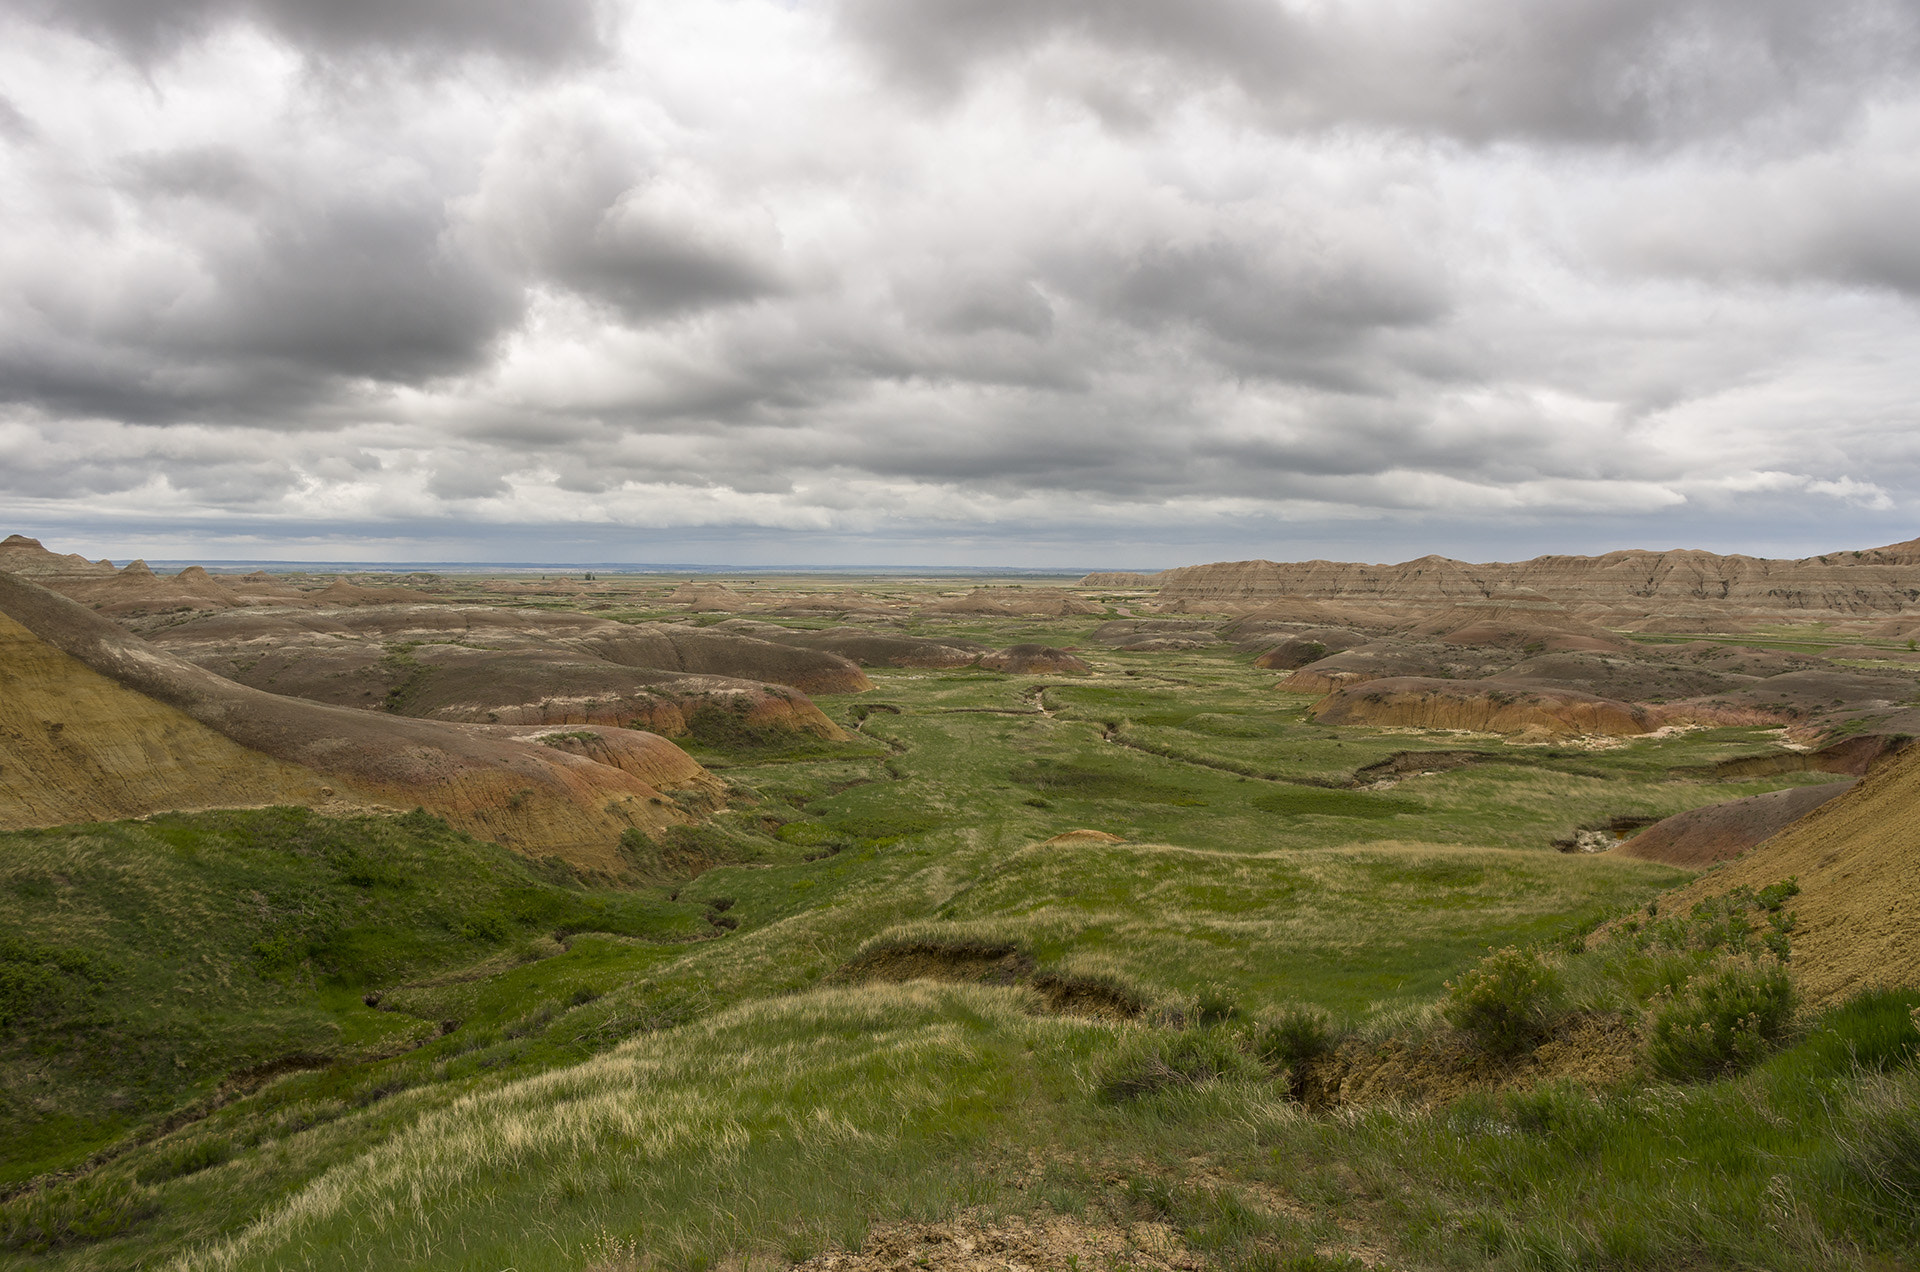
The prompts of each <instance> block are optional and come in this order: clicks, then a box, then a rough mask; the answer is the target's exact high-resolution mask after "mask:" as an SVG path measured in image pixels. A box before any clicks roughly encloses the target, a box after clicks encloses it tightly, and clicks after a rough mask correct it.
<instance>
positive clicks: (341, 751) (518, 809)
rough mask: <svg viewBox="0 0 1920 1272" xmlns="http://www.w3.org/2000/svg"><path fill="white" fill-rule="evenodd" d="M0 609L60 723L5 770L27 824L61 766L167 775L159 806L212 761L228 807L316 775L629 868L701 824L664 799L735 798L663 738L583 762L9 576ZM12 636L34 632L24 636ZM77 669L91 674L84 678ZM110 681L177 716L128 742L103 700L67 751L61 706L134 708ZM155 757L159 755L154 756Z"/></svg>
mask: <svg viewBox="0 0 1920 1272" xmlns="http://www.w3.org/2000/svg"><path fill="white" fill-rule="evenodd" d="M0 614H4V615H6V616H7V618H8V619H9V620H11V626H10V627H9V628H8V631H9V632H11V633H12V635H13V639H14V641H15V642H16V645H18V646H21V647H23V648H25V649H27V650H29V651H30V654H31V657H30V658H28V660H27V661H28V662H29V663H30V664H31V665H33V666H35V667H38V668H41V669H42V670H41V672H40V673H39V674H40V675H41V677H42V680H43V681H44V683H42V684H40V685H38V686H37V687H35V686H29V687H31V688H33V694H32V696H31V697H30V698H29V707H28V708H27V710H28V711H29V713H30V714H31V713H32V712H33V711H34V710H36V709H39V710H42V711H45V712H47V713H48V714H49V716H50V718H49V719H47V720H46V721H45V722H44V723H43V724H41V725H40V726H39V727H40V728H42V729H43V730H44V731H45V732H46V733H47V734H48V735H49V737H50V739H54V740H52V741H50V742H49V744H48V747H43V748H40V750H39V751H37V752H35V754H37V755H38V756H39V759H40V762H41V765H42V766H43V767H41V768H37V769H35V770H34V771H31V772H24V773H23V774H22V775H21V776H18V777H14V776H11V775H9V776H8V777H7V781H8V782H9V783H10V784H11V787H12V788H14V789H13V793H12V795H11V797H10V798H11V803H9V804H7V805H6V807H7V808H8V812H7V814H6V815H7V816H8V817H10V818H12V819H13V820H14V821H16V822H17V821H19V820H20V819H21V818H23V817H24V818H33V817H37V816H41V815H48V813H47V810H46V809H44V808H42V809H36V808H35V807H34V806H32V804H31V801H30V799H29V797H27V796H26V795H24V794H22V792H21V790H20V789H19V788H30V787H37V786H43V785H51V786H53V787H55V788H56V789H58V788H59V787H60V784H61V782H62V781H63V779H62V778H60V777H59V775H58V773H59V769H60V766H61V765H62V764H73V765H74V766H75V768H76V770H77V771H81V772H87V773H95V774H110V775H121V774H125V775H131V776H136V777H137V776H138V775H139V774H143V773H147V772H149V771H153V772H157V773H159V774H161V775H162V776H160V777H155V778H152V779H150V785H149V786H148V787H147V788H146V790H147V793H146V794H143V795H141V796H140V797H139V800H138V801H137V802H146V803H151V804H152V805H153V807H154V808H156V809H157V808H161V807H169V808H177V807H182V806H193V805H195V804H202V803H205V802H209V801H206V800H204V799H202V798H199V797H198V796H199V794H200V792H201V791H202V790H203V789H204V784H203V786H199V787H196V786H195V785H193V782H192V781H186V782H184V783H175V782H173V781H171V780H169V779H168V778H167V777H166V776H165V775H167V774H185V775H186V776H187V777H188V778H193V777H194V776H195V775H196V774H198V773H199V770H200V765H201V757H203V756H213V757H214V760H215V763H216V765H219V766H224V767H225V769H226V770H228V771H231V772H233V773H235V774H237V775H238V776H237V777H236V779H235V780H234V781H232V782H231V783H230V784H229V785H228V787H227V789H226V790H225V791H224V793H223V795H222V796H221V797H220V798H218V799H216V800H214V801H210V802H215V803H218V804H220V805H223V806H229V807H230V806H232V805H233V804H234V803H236V802H245V800H246V797H247V796H249V795H253V794H264V795H265V796H266V797H267V798H268V799H279V798H284V797H285V796H286V795H287V794H289V793H299V794H308V795H311V794H313V793H315V792H316V789H317V788H316V787H315V783H314V780H313V778H311V777H310V776H307V775H308V774H318V775H320V776H321V777H322V778H324V779H326V783H327V785H328V786H330V787H332V788H334V789H335V790H337V791H339V792H340V793H341V794H343V795H345V796H346V797H348V798H352V799H359V800H363V801H371V802H374V803H380V804H386V805H389V806H397V807H401V808H411V807H414V806H416V805H417V806H421V807H424V808H426V809H427V810H428V811H430V812H434V813H437V814H439V815H441V816H443V817H445V818H446V819H447V820H448V821H450V822H451V823H453V824H454V825H456V826H458V827H460V828H461V829H463V830H467V831H469V832H471V833H473V834H476V835H479V836H482V837H485V838H489V839H494V840H497V841H499V842H501V843H503V844H506V845H508V846H509V847H512V848H515V849H518V850H520V851H522V852H525V853H528V854H531V855H533V856H546V855H555V856H559V857H562V858H564V859H565V860H567V861H570V862H573V863H574V864H576V865H580V866H584V867H588V868H593V869H599V870H606V871H609V872H617V871H618V869H619V867H620V862H619V858H618V855H617V853H616V845H617V843H618V840H619V837H620V835H621V834H622V832H624V831H625V830H627V829H629V828H639V829H643V830H658V829H661V828H663V827H665V826H669V825H673V824H677V823H684V822H686V821H689V820H691V815H690V814H688V813H686V812H683V811H682V810H681V808H680V807H679V805H678V804H676V803H675V802H674V801H673V800H672V799H669V798H667V795H666V793H667V792H668V791H685V792H692V793H698V794H700V795H701V796H702V797H703V798H705V799H708V800H717V798H718V797H719V795H720V794H721V793H722V791H723V789H724V788H723V787H722V785H721V783H720V782H719V781H718V779H716V778H714V777H713V776H712V775H711V774H709V773H707V771H706V770H705V769H703V768H701V767H700V765H698V764H697V763H695V762H694V761H693V760H692V759H691V758H689V757H688V756H687V755H686V753H685V752H683V751H681V750H680V749H679V748H678V747H676V746H674V745H673V744H672V743H671V742H668V741H666V740H665V739H664V738H661V737H658V736H656V735H654V734H651V733H644V732H636V731H632V730H627V729H612V728H603V729H595V730H593V732H594V733H595V735H596V738H597V741H596V742H595V744H594V745H593V747H592V748H590V753H589V754H580V753H575V752H573V751H569V750H566V749H563V748H557V747H552V746H547V745H544V744H543V743H542V741H541V735H540V734H539V733H538V732H532V731H529V730H526V729H523V728H516V727H512V726H506V725H461V724H451V723H445V722H442V721H437V720H420V719H412V718H408V717H405V716H396V715H391V714H387V713H376V712H369V711H358V710H353V709H350V708H346V707H339V706H331V705H327V704H323V703H319V702H313V701H308V700H305V699H301V698H289V697H283V696H280V695H278V694H272V693H267V692H264V691H262V690H258V689H252V688H248V687H246V686H243V685H239V684H236V683H234V682H233V681H230V680H227V679H224V678H222V677H220V676H217V675H215V674H213V673H212V672H209V671H207V670H205V669H203V668H201V667H198V666H195V665H194V664H192V663H190V662H187V661H185V660H184V659H181V658H178V657H176V656H174V655H172V654H169V653H167V652H165V651H163V650H161V649H158V648H156V647H154V646H153V645H150V644H148V643H147V642H146V641H143V640H141V639H139V638H138V637H136V636H133V635H130V634H129V633H127V632H126V631H125V630H123V629H121V628H120V627H118V626H116V625H115V624H114V623H112V622H110V621H109V620H107V619H105V618H103V617H101V616H100V615H98V614H95V613H94V612H93V611H91V610H89V609H86V608H85V607H83V606H81V605H79V604H78V603H76V602H74V601H70V600H68V599H67V598H65V597H63V596H59V595H57V594H56V593H53V592H50V591H48V590H46V589H44V588H41V587H39V586H37V585H36V584H34V583H31V582H29V581H27V580H24V579H21V578H18V577H16V576H13V575H7V574H0ZM16 628H17V629H24V631H25V632H26V633H27V634H28V635H27V637H22V636H21V635H20V634H19V632H18V631H17V630H15V629H16ZM39 646H45V647H48V648H47V651H46V652H42V651H41V650H40V648H39ZM56 653H57V654H58V655H64V657H59V656H55V654H56ZM12 665H14V664H13V663H12V662H10V663H9V666H12ZM76 665H77V666H80V667H83V668H84V669H85V670H86V671H87V672H90V673H92V675H82V674H80V673H79V672H77V671H75V670H74V668H75V667H76ZM102 680H104V681H108V682H111V683H112V684H113V685H116V686H118V687H119V689H120V690H123V691H130V692H131V694H132V695H134V696H135V697H138V698H144V699H148V700H152V701H153V702H154V703H156V704H159V705H160V706H163V707H166V708H171V709H172V711H171V713H169V712H165V711H159V710H148V709H145V708H142V709H141V710H142V711H144V713H145V714H144V716H143V717H142V718H144V719H146V720H149V721H152V723H150V724H147V725H144V726H142V727H143V728H144V729H145V730H146V732H145V733H144V734H142V733H139V732H137V731H123V732H121V733H119V734H116V732H115V730H114V728H113V726H112V724H111V723H110V721H99V722H98V723H96V722H95V721H96V719H97V716H98V715H99V714H104V713H106V712H107V711H109V710H111V709H112V708H111V707H102V708H100V709H99V712H98V713H96V715H95V716H90V717H89V719H88V723H87V725H86V727H85V728H84V729H76V735H75V737H74V739H73V741H72V743H71V744H69V743H68V740H67V729H66V727H65V726H66V720H65V718H64V715H63V714H59V713H62V712H64V711H66V710H68V709H69V708H64V707H62V706H60V705H59V704H60V703H62V702H65V701H67V700H68V699H71V698H74V697H75V696H76V694H78V693H79V692H80V690H79V688H77V687H78V686H82V685H85V686H91V689H90V690H88V692H91V693H94V694H95V695H96V697H102V695H104V696H105V697H112V698H113V699H115V700H116V701H118V702H119V703H120V704H121V706H122V707H125V705H126V702H127V695H126V693H116V694H111V695H105V691H104V690H102V689H101V687H100V684H101V681H102ZM18 687H19V686H16V688H18ZM23 696H25V695H23ZM102 700H104V698H103V699H102ZM10 709H13V710H18V709H19V708H17V707H15V708H10ZM134 714H136V715H140V714H141V712H135V713H134ZM180 716H184V717H187V718H189V719H190V720H191V721H193V722H194V723H195V724H197V725H198V726H204V727H203V728H197V729H188V730H186V731H185V732H179V731H175V732H171V733H170V732H168V731H167V729H166V728H165V725H164V721H165V720H168V719H173V720H176V721H177V719H178V718H179V717H180ZM55 725H58V726H60V727H58V728H55V727H52V726H55ZM208 731H211V732H212V733H213V734H217V735H219V736H221V737H223V738H224V739H226V740H227V742H229V743H234V744H237V745H238V747H239V748H243V749H244V750H245V751H248V752H252V753H254V754H255V755H256V756H257V757H258V759H257V761H254V762H252V763H248V762H244V761H243V760H242V759H241V758H240V757H238V756H237V755H236V753H235V751H234V748H233V747H230V746H229V747H225V748H222V747H219V746H217V745H214V744H211V743H209V742H208V740H207V736H206V734H207V732H208ZM143 739H144V740H143ZM83 743H84V751H85V753H84V755H82V756H81V757H80V758H79V759H78V760H77V761H76V760H73V759H70V758H69V757H67V756H66V755H65V752H64V751H63V750H61V749H60V748H61V747H62V746H64V745H72V746H76V747H79V746H81V745H82V744H83ZM49 748H51V749H49ZM156 749H157V751H158V755H157V756H156V755H154V754H150V752H151V751H154V750H156ZM216 771H218V770H217V769H210V770H209V771H208V773H207V774H206V777H205V780H206V781H211V780H212V778H213V773H214V772H216ZM101 784H102V785H103V786H106V787H108V788H111V787H112V786H113V785H115V784H116V783H114V782H112V781H110V780H108V779H107V778H104V777H103V778H102V781H101ZM75 798H77V797H75ZM116 801H117V802H116ZM126 802H127V799H126V798H123V797H122V796H121V795H119V794H117V793H111V792H110V793H109V794H107V795H104V796H102V797H101V802H100V805H99V807H98V811H97V812H94V813H92V814H91V816H93V817H99V816H118V815H123V814H124V813H125V812H127V811H130V810H129V809H127V808H126V807H124V804H125V803H126ZM302 802H305V801H302ZM72 811H73V809H72V808H62V809H59V810H55V813H54V814H53V815H57V816H58V817H60V818H61V819H70V817H68V814H69V813H71V812H72Z"/></svg>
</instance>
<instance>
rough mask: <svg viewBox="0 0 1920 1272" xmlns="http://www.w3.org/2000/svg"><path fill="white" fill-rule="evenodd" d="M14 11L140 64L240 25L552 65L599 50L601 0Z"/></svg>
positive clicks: (296, 37)
mask: <svg viewBox="0 0 1920 1272" xmlns="http://www.w3.org/2000/svg"><path fill="white" fill-rule="evenodd" d="M8 7H11V8H13V9H15V10H17V11H19V12H22V13H25V14H28V15H31V16H32V17H34V18H36V19H38V20H41V21H45V22H50V23H57V24H59V25H61V26H65V27H68V28H70V29H72V30H75V31H78V32H81V33H82V34H85V35H87V36H90V37H92V38H95V39H98V40H100V41H102V42H103V43H106V44H109V45H112V46H113V47H115V48H117V49H119V50H121V51H122V52H125V53H127V54H129V55H130V56H133V57H136V58H140V59H150V58H154V57H160V56H165V55H167V54H169V53H171V52H173V51H174V50H176V49H177V48H179V47H180V46H181V45H182V44H185V43H188V42H190V41H192V40H195V39H198V38H201V37H203V36H205V35H206V34H208V33H209V32H210V31H213V30H216V29H218V28H219V27H220V26H221V25H223V24H226V23H230V22H235V21H243V22H251V23H254V24H256V25H258V26H260V27H263V28H265V29H267V30H270V31H273V32H275V33H277V34H278V35H280V36H281V37H282V38H284V39H286V40H288V41H290V42H291V43H293V44H295V45H297V46H300V47H303V48H307V49H311V50H313V51H314V52H316V53H319V54H322V55H327V56H334V55H340V54H354V53H361V52H365V51H368V50H386V51H392V52H403V53H424V54H429V55H445V54H455V55H457V54H463V53H474V52H479V53H490V54H494V55H497V56H500V57H505V58H510V59H514V60H527V61H534V62H553V61H559V60H562V59H567V58H571V57H576V56H579V55H581V54H583V53H587V52H589V51H591V50H592V49H593V48H594V47H595V46H596V44H597V24H596V14H595V8H594V5H593V3H592V0H547V2H545V3H541V4H537V5H536V4H525V3H520V2H519V0H8Z"/></svg>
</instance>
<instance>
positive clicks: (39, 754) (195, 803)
mask: <svg viewBox="0 0 1920 1272" xmlns="http://www.w3.org/2000/svg"><path fill="white" fill-rule="evenodd" d="M329 781H330V779H328V778H325V777H323V776H321V775H320V774H319V773H316V772H314V771H313V770H312V769H309V768H305V767H302V766H301V765H297V764H289V763H286V762H285V761H282V760H276V759H273V758H271V757H270V756H266V755H262V754H261V753H259V752H258V751H252V750H249V749H248V748H246V747H244V746H241V745H240V744H238V743H237V742H234V741H233V740H232V739H231V738H228V737H227V736H225V735H224V734H222V733H219V732H217V731H215V730H213V729H210V728H208V727H207V726H206V725H204V724H202V723H200V722H199V721H198V720H196V719H194V718H193V717H192V716H190V715H188V714H187V713H186V712H184V711H182V710H180V709H179V708H178V707H173V706H168V705H167V704H166V703H163V702H158V701H156V700H154V699H152V698H149V697H147V696H145V695H144V694H139V693H135V692H134V691H133V690H131V689H128V688H127V687H125V686H124V685H122V684H120V683H119V682H118V681H116V680H113V679H110V678H109V677H106V676H103V675H101V674H100V673H99V672H97V671H95V670H93V669H92V668H91V667H88V666H87V665H86V664H84V663H82V662H80V661H79V660H78V659H76V658H74V657H73V656H71V655H70V654H66V653H62V652H61V651H60V650H58V649H55V648H54V647H53V646H51V645H49V644H47V643H46V642H45V641H43V640H41V639H40V638H39V637H37V636H35V635H34V634H33V633H32V632H30V631H28V630H27V629H26V628H25V627H22V626H21V625H20V624H19V623H16V622H15V621H13V620H12V619H11V618H8V617H6V616H4V615H0V830H18V829H20V828H21V827H24V826H54V825H64V824H66V823H69V822H88V821H108V820H112V819H115V818H121V817H139V816H142V815H144V814H146V813H157V812H165V811H169V810H176V809H194V808H233V807H236V806H243V805H254V804H319V803H326V802H328V801H329V800H330V799H332V798H333V797H335V795H336V792H335V791H334V789H333V788H332V787H331V786H330V785H329Z"/></svg>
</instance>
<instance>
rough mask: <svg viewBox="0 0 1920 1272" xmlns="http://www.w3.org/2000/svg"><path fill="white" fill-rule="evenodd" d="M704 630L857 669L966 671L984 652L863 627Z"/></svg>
mask: <svg viewBox="0 0 1920 1272" xmlns="http://www.w3.org/2000/svg"><path fill="white" fill-rule="evenodd" d="M708 630H710V631H717V632H726V633H728V634H731V635H737V636H751V637H753V638H754V639H756V640H765V641H771V642H772V643H774V644H777V645H791V646H792V647H794V648H795V649H814V650H819V651H821V652H823V653H829V654H834V655H836V656H838V657H841V658H845V659H847V660H848V661H850V662H853V663H855V664H857V665H859V666H861V667H925V668H933V669H943V668H953V667H966V666H969V665H971V664H972V663H973V661H974V660H975V659H976V658H978V657H979V656H980V655H981V654H983V653H985V652H987V647H986V646H985V645H982V644H979V643H978V642H975V641H970V640H961V639H959V638H958V637H953V638H948V639H943V640H926V639H923V638H921V637H918V636H895V635H890V634H888V633H885V632H874V631H869V630H868V629H866V628H864V627H830V628H828V629H826V630H825V631H810V630H805V629H800V628H792V627H782V626H780V625H779V624H778V623H761V622H755V621H754V620H753V619H750V618H730V619H728V620H727V621H726V622H724V623H716V624H714V625H713V627H711V628H709V629H708Z"/></svg>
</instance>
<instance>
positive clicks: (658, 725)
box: [151, 605, 866, 740]
mask: <svg viewBox="0 0 1920 1272" xmlns="http://www.w3.org/2000/svg"><path fill="white" fill-rule="evenodd" d="M151 639H152V640H153V641H154V642H155V643H156V644H158V645H160V646H162V647H163V648H166V649H168V650H170V651H172V652H175V653H178V654H179V655H180V656H182V657H184V658H187V659H188V660H189V661H192V662H194V663H197V664H199V665H200V666H202V667H205V668H207V669H209V670H212V671H214V672H216V673H218V674H220V675H223V676H225V677H227V678H229V679H232V680H235V681H237V682H239V683H242V684H247V685H251V686H253V687H255V688H259V689H265V690H268V691H270V692H274V693H283V694H292V695H296V696H298V697H303V698H310V699H312V700H314V701H316V702H329V703H333V704H335V705H339V706H348V707H370V708H385V709H387V710H390V711H394V712H397V713H400V714H405V715H413V716H421V717H426V718H431V719H440V720H452V721H460V722H466V723H503V724H522V725H539V724H604V725H629V726H632V727H637V728H645V729H648V730H651V731H653V732H658V733H662V734H666V735H668V736H679V735H681V734H684V733H687V732H688V731H689V730H690V729H691V728H692V727H693V725H694V722H695V720H696V719H697V718H698V717H699V716H700V714H701V713H702V712H703V711H710V710H716V709H718V710H724V711H726V712H728V713H729V714H730V715H732V716H735V717H738V718H739V720H740V721H741V722H743V723H745V724H748V725H750V726H752V727H754V728H765V729H787V730H791V731H794V732H799V733H804V734H808V735H811V736H814V737H822V738H829V739H836V740H838V739H842V738H844V737H845V735H844V734H843V733H842V732H841V731H840V729H839V728H838V727H837V726H836V725H835V724H834V723H833V722H832V721H831V720H829V719H828V718H827V717H826V715H825V714H823V713H822V712H821V711H820V709H819V708H818V707H816V706H815V705H814V704H813V702H812V701H811V700H810V699H809V698H808V696H807V694H806V693H805V692H803V691H801V690H800V689H798V688H796V687H794V685H793V684H792V682H793V681H801V682H803V683H806V684H812V685H821V684H825V685H827V686H829V687H830V688H845V687H848V686H854V687H863V686H864V685H865V684H866V677H865V675H864V674H862V673H861V672H860V671H859V669H858V668H857V667H853V666H852V665H851V664H850V663H848V662H847V661H846V660H845V659H841V658H837V657H835V656H833V655H831V654H823V653H820V652H818V651H807V650H798V649H789V648H785V647H779V646H774V645H772V644H770V643H769V642H766V641H761V640H755V639H749V638H746V637H741V636H736V635H729V634H726V633H716V632H711V631H702V630H699V629H695V628H690V627H682V626H681V625H678V624H671V625H649V626H646V627H630V626H627V625H625V624H621V623H614V622H609V621H607V620H605V619H598V618H591V617H588V616H586V615H582V614H566V613H552V612H548V611H543V610H522V609H497V608H488V607H480V606H453V605H431V606H424V605H423V606H413V605H397V606H382V607H374V608H362V609H355V610H325V611H315V612H307V613H297V612H287V611H274V612H257V613H256V612H246V613H238V612H227V613H220V614H208V615H204V616H200V617H196V618H192V619H189V620H187V621H184V622H165V623H162V624H156V625H154V626H153V627H152V628H151ZM716 669H726V670H716ZM750 672H759V673H761V674H760V676H759V677H758V678H750V676H749V675H748V674H743V673H750ZM782 681H784V682H785V683H781V682H782Z"/></svg>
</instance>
